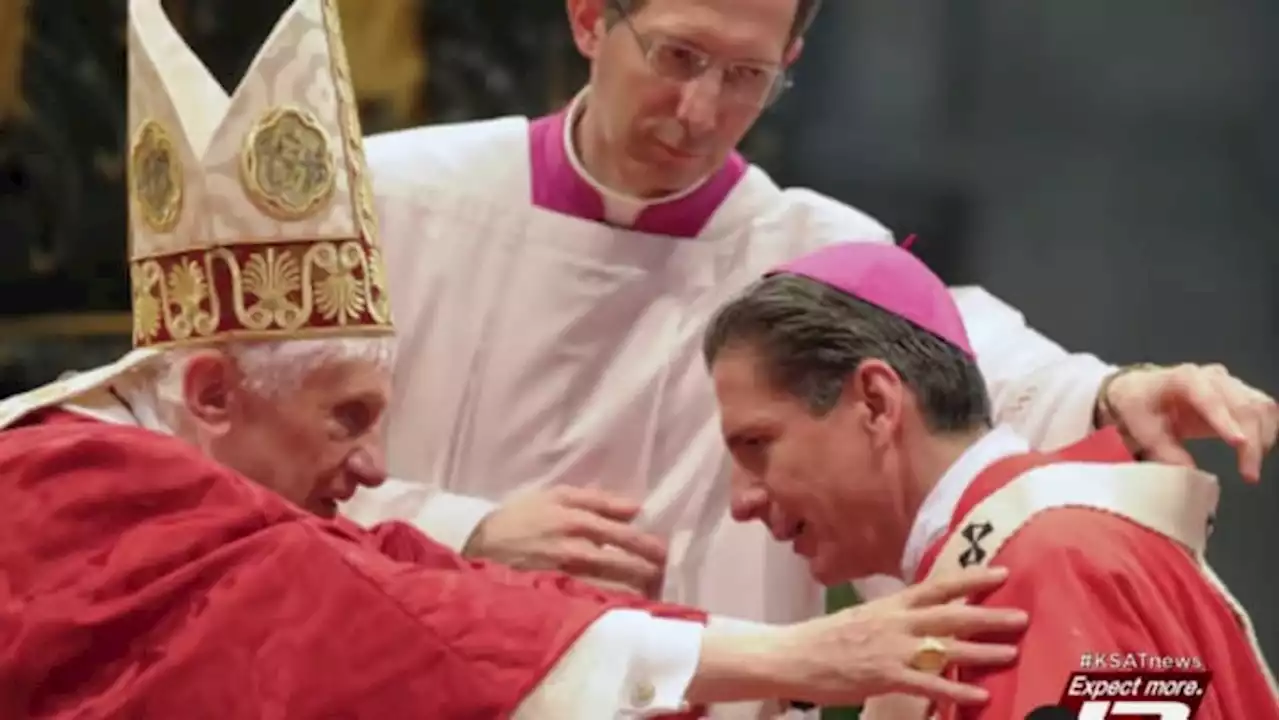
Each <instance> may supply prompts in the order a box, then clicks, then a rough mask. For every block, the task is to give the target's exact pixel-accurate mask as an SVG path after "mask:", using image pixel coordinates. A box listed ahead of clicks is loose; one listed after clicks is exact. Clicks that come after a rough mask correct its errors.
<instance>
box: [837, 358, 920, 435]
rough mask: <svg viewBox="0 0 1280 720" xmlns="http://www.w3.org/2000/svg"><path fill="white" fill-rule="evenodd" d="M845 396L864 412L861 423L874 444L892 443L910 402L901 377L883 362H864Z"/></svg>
mask: <svg viewBox="0 0 1280 720" xmlns="http://www.w3.org/2000/svg"><path fill="white" fill-rule="evenodd" d="M845 392H846V393H849V394H851V395H852V396H853V397H854V398H856V401H857V402H858V403H859V404H860V405H861V406H862V407H863V408H864V411H863V413H862V416H861V417H860V421H861V422H862V423H864V429H865V430H866V431H867V434H868V436H869V437H870V438H871V440H872V442H873V444H875V445H877V446H879V445H883V444H886V443H888V442H889V441H890V440H891V439H892V438H893V436H894V435H895V434H896V433H897V430H898V427H899V426H900V425H901V424H902V416H903V412H904V411H905V410H906V403H907V402H908V400H909V398H908V397H907V395H906V386H904V385H903V384H902V378H901V377H899V375H898V373H897V372H896V371H895V370H894V369H893V368H892V367H891V366H890V365H889V364H888V363H886V362H885V361H883V360H876V359H870V360H863V361H862V363H861V364H859V365H858V367H857V369H856V370H854V371H853V372H852V373H850V376H849V379H848V380H847V381H846V382H845Z"/></svg>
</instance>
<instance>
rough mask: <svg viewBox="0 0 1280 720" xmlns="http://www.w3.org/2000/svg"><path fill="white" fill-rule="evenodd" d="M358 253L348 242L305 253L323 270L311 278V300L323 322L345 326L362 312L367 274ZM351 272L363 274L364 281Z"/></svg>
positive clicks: (361, 253)
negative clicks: (312, 295) (314, 301)
mask: <svg viewBox="0 0 1280 720" xmlns="http://www.w3.org/2000/svg"><path fill="white" fill-rule="evenodd" d="M362 250H363V248H362V247H361V246H360V244H359V243H354V242H352V243H346V244H344V245H342V246H340V247H334V246H333V245H329V244H325V245H316V246H315V247H313V248H311V249H310V250H308V251H307V258H308V259H309V260H310V261H311V262H313V263H315V265H316V267H318V268H320V269H321V270H323V271H324V273H323V274H322V275H319V276H317V277H316V278H315V298H316V309H317V310H318V311H319V312H320V316H321V317H323V318H324V319H325V320H330V321H333V322H336V323H337V324H339V325H346V324H347V323H348V322H350V321H353V320H358V319H359V318H360V316H361V315H362V314H363V313H364V310H365V307H367V300H368V294H369V288H368V287H367V282H368V280H369V274H368V266H367V264H366V260H365V256H364V253H363V252H362ZM355 270H361V271H363V272H362V274H363V275H364V279H365V282H361V281H360V280H359V279H357V278H356V275H355V272H354V271H355Z"/></svg>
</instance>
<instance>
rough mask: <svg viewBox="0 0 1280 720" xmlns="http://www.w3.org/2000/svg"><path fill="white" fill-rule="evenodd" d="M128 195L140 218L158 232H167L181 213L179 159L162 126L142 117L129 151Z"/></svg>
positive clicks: (181, 194)
mask: <svg viewBox="0 0 1280 720" xmlns="http://www.w3.org/2000/svg"><path fill="white" fill-rule="evenodd" d="M129 176H130V177H129V181H130V182H129V194H130V195H131V196H132V197H133V201H134V203H135V204H136V205H137V208H138V211H139V215H140V217H141V218H142V221H143V222H144V223H145V224H146V225H147V227H149V228H151V229H152V230H153V231H155V232H158V233H164V232H169V231H170V230H173V228H174V226H175V225H177V224H178V218H179V217H180V216H181V215H182V196H183V192H182V162H181V160H179V159H178V153H177V151H176V150H174V147H173V140H172V139H171V138H170V137H169V133H168V132H166V131H165V129H164V126H163V125H161V124H160V123H158V122H156V121H155V120H146V121H144V122H143V123H142V124H141V125H140V126H139V127H138V131H137V132H136V133H135V134H134V139H133V147H132V149H131V150H130V152H129Z"/></svg>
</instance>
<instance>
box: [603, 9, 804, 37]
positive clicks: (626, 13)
mask: <svg viewBox="0 0 1280 720" xmlns="http://www.w3.org/2000/svg"><path fill="white" fill-rule="evenodd" d="M646 2H648V0H605V17H606V18H608V19H609V21H610V22H614V21H616V18H617V17H618V16H617V14H616V13H621V17H631V16H632V15H634V14H636V13H637V12H639V11H640V9H641V8H643V7H644V4H645V3H646ZM821 7H822V0H799V4H798V5H796V16H795V19H794V20H792V21H791V32H790V33H789V34H788V35H787V44H788V45H790V44H791V43H792V42H793V41H794V40H795V39H796V38H798V37H801V36H803V35H804V34H805V33H806V32H808V31H809V26H811V25H813V19H814V18H815V17H817V15H818V10H819V9H820V8H821ZM611 11H614V12H611Z"/></svg>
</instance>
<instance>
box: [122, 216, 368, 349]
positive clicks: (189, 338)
mask: <svg viewBox="0 0 1280 720" xmlns="http://www.w3.org/2000/svg"><path fill="white" fill-rule="evenodd" d="M130 272H131V277H132V288H133V302H134V344H135V345H136V346H139V347H140V346H165V345H175V344H189V343H207V342H211V341H216V340H220V339H226V338H263V339H265V338H272V337H295V338H296V337H308V336H316V335H325V334H334V333H337V334H343V333H346V334H350V333H357V332H359V333H364V332H371V333H379V334H382V333H390V332H391V331H392V326H391V323H390V321H389V320H388V319H387V312H386V308H385V305H386V302H387V301H386V297H387V294H386V289H385V283H386V271H385V269H384V268H383V266H382V260H381V255H380V253H379V252H378V250H377V249H376V248H371V247H369V246H368V245H366V244H364V243H363V242H362V241H360V240H322V241H316V240H300V241H294V242H283V243H263V244H246V243H241V244H237V245H234V246H224V247H219V248H207V249H197V250H187V251H184V252H179V253H175V254H172V255H166V256H159V257H151V258H146V259H141V260H135V261H134V262H133V263H132V264H131V267H130Z"/></svg>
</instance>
